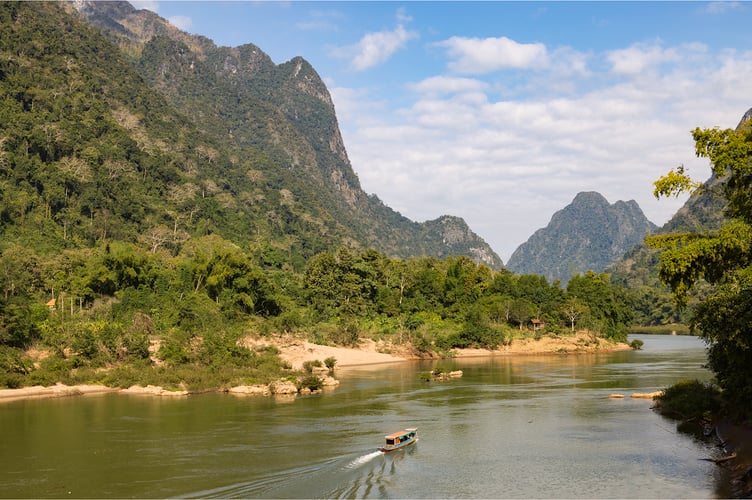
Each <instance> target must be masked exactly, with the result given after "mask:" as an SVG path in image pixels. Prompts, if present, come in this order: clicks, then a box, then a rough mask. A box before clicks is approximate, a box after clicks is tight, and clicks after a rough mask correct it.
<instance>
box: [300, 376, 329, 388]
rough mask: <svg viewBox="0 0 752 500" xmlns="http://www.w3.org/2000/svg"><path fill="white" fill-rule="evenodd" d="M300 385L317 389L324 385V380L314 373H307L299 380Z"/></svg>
mask: <svg viewBox="0 0 752 500" xmlns="http://www.w3.org/2000/svg"><path fill="white" fill-rule="evenodd" d="M300 387H301V388H304V387H307V388H308V389H310V390H312V391H318V390H319V389H321V388H322V387H324V381H323V380H321V379H320V378H319V377H317V376H316V375H308V376H307V377H305V378H303V379H302V380H301V381H300Z"/></svg>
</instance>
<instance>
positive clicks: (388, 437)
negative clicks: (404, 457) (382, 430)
mask: <svg viewBox="0 0 752 500" xmlns="http://www.w3.org/2000/svg"><path fill="white" fill-rule="evenodd" d="M417 430H418V428H417V427H411V428H409V429H405V430H404V431H399V432H392V433H391V434H388V435H386V436H384V437H386V438H387V439H390V438H392V439H394V438H398V437H400V436H404V435H405V434H407V433H408V432H413V431H417Z"/></svg>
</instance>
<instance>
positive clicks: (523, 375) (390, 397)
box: [0, 336, 728, 498]
mask: <svg viewBox="0 0 752 500" xmlns="http://www.w3.org/2000/svg"><path fill="white" fill-rule="evenodd" d="M639 338H640V339H641V340H643V341H644V342H645V345H644V347H643V350H641V351H629V352H618V353H610V354H599V355H546V356H532V355H524V356H503V357H502V356H497V357H482V358H469V359H462V360H446V361H439V362H430V363H429V362H404V363H396V364H389V365H378V366H372V367H368V368H359V369H344V368H343V369H339V370H337V376H338V377H339V379H340V380H341V385H340V386H339V387H337V388H336V389H333V390H328V391H326V392H324V393H323V394H319V395H314V396H308V397H298V398H295V399H275V398H272V397H268V398H267V397H248V396H245V397H243V396H234V395H230V394H218V393H212V394H202V395H192V396H189V397H182V398H159V397H148V396H135V395H129V396H126V395H119V394H103V395H89V396H81V397H68V398H59V399H46V400H27V401H15V402H9V403H4V404H2V405H0V433H1V434H0V435H1V436H2V441H1V442H0V496H1V497H3V498H165V497H190V498H194V497H200V498H206V497H236V498H238V497H241V498H342V497H344V498H713V497H724V496H727V494H728V490H727V489H726V488H725V483H726V478H725V477H724V476H723V469H722V468H720V467H718V466H716V465H714V464H713V463H711V462H708V461H704V460H701V459H702V458H708V457H712V456H718V455H719V454H720V451H719V449H718V447H717V445H716V444H714V443H706V442H703V441H701V440H699V439H696V438H694V437H692V436H688V435H686V434H681V433H679V432H677V430H676V423H675V422H673V421H671V420H668V419H665V418H663V417H661V416H660V415H658V414H657V413H655V412H654V411H652V410H651V409H650V407H651V405H652V402H651V401H648V400H644V399H632V398H631V397H630V395H631V394H632V393H633V392H650V391H653V390H657V389H661V388H664V387H666V386H667V385H669V384H672V383H674V382H676V381H678V380H681V379H685V378H700V379H709V378H710V374H709V373H708V372H707V371H706V370H705V369H704V368H703V366H702V365H703V363H704V362H705V350H704V345H703V344H702V342H701V341H700V340H699V339H697V338H693V337H680V336H677V337H669V336H640V337H639ZM437 365H438V366H439V367H440V368H442V369H444V370H454V369H461V370H463V372H464V376H463V377H462V378H459V379H453V380H449V381H446V382H425V381H422V380H421V377H420V376H419V375H420V374H421V373H424V372H426V371H428V370H430V369H431V368H434V367H436V366H437ZM611 393H622V394H625V395H626V396H627V397H626V398H624V399H609V398H608V395H609V394H611ZM413 426H416V427H418V433H419V441H418V442H417V443H416V444H414V445H412V446H409V447H408V448H407V449H405V450H401V451H397V452H394V453H390V454H387V455H384V454H381V453H380V452H377V451H376V448H377V446H379V445H380V444H382V441H383V436H384V435H385V434H388V433H391V432H393V431H397V430H401V429H403V428H405V427H413Z"/></svg>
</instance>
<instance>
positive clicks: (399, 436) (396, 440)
mask: <svg viewBox="0 0 752 500" xmlns="http://www.w3.org/2000/svg"><path fill="white" fill-rule="evenodd" d="M384 437H385V439H386V444H385V445H384V446H382V447H381V448H379V449H380V450H381V451H382V452H383V453H388V452H390V451H395V450H399V449H400V448H404V447H405V446H408V445H411V444H413V443H414V442H415V441H417V440H418V429H417V427H410V428H408V429H405V430H403V431H399V432H393V433H392V434H389V435H388V436H384Z"/></svg>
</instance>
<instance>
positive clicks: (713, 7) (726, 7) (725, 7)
mask: <svg viewBox="0 0 752 500" xmlns="http://www.w3.org/2000/svg"><path fill="white" fill-rule="evenodd" d="M741 8H743V6H742V2H727V1H722V2H709V3H708V5H707V7H706V9H705V11H706V12H707V13H709V14H725V13H726V12H731V11H732V10H736V9H741Z"/></svg>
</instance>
